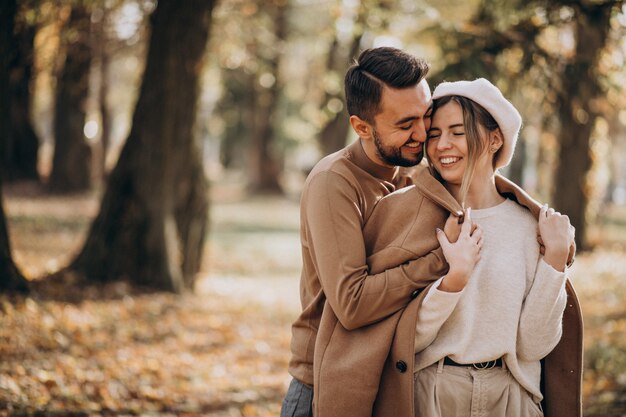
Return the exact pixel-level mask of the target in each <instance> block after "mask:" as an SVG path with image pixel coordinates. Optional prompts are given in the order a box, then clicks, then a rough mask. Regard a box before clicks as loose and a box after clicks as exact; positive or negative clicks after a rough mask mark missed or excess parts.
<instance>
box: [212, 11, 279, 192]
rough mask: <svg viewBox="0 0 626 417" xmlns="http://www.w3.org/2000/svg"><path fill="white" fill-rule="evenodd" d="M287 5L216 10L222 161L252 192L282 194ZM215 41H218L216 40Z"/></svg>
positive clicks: (218, 106) (214, 46) (216, 50)
mask: <svg viewBox="0 0 626 417" xmlns="http://www.w3.org/2000/svg"><path fill="white" fill-rule="evenodd" d="M289 9H290V5H289V0H272V1H269V2H262V1H259V0H228V1H224V2H222V4H221V7H220V8H219V9H218V10H217V11H216V21H217V22H216V23H217V24H218V25H219V27H220V32H221V33H222V36H220V38H219V42H215V43H214V45H212V49H213V50H215V54H216V55H217V57H218V59H219V65H220V69H221V77H222V87H223V88H222V94H221V97H220V100H219V104H218V105H217V109H216V110H217V111H216V113H217V114H218V116H219V117H220V118H221V119H222V120H223V126H224V127H223V129H222V131H221V132H219V133H218V134H219V135H220V136H221V140H220V160H221V162H222V163H223V164H224V167H227V168H235V169H240V170H241V171H242V172H244V173H245V174H246V177H247V185H248V189H249V191H250V192H252V193H282V192H283V190H282V186H281V177H282V174H283V165H284V162H283V161H284V152H283V149H282V145H283V143H282V142H283V140H284V138H283V135H282V131H281V128H282V122H283V121H284V120H283V119H282V116H283V115H282V114H281V110H282V108H281V103H282V101H283V89H284V83H285V81H284V80H283V77H284V73H283V62H284V58H285V56H284V54H285V52H286V48H287V44H288V42H287V35H288V33H289V30H290V28H289V18H290V16H289ZM216 41H217V40H216Z"/></svg>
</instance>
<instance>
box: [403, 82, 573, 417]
mask: <svg viewBox="0 0 626 417" xmlns="http://www.w3.org/2000/svg"><path fill="white" fill-rule="evenodd" d="M433 98H434V105H433V109H434V111H433V118H432V124H431V128H430V130H429V133H428V139H427V140H428V142H427V147H426V152H427V155H428V160H429V163H430V165H431V167H432V169H433V170H434V173H435V175H436V176H438V177H439V178H440V179H441V181H442V183H443V184H444V186H445V187H446V189H447V190H448V191H449V192H450V193H451V194H452V195H453V196H454V197H455V199H456V200H457V201H459V202H462V204H464V205H465V206H467V207H471V208H472V219H473V221H475V222H476V223H477V224H478V225H480V227H481V230H482V233H483V240H484V245H483V248H482V253H481V255H482V256H481V260H480V261H479V262H478V264H476V266H475V268H474V269H473V271H472V273H471V275H470V276H469V278H468V277H467V275H464V276H460V277H456V276H450V275H448V276H445V277H443V278H441V279H440V280H439V281H438V282H436V283H435V284H434V285H433V288H432V289H431V291H430V292H429V294H428V296H427V297H426V298H425V300H424V302H423V304H422V307H421V309H420V311H419V313H418V318H417V329H418V331H419V332H418V336H417V338H416V346H415V350H416V358H415V367H414V370H415V371H416V374H415V413H416V416H424V417H434V416H453V415H458V416H470V415H472V416H473V415H483V414H484V415H490V416H503V417H504V416H542V415H543V412H542V409H541V406H540V401H541V400H542V398H543V395H542V393H541V383H540V379H541V363H540V361H541V360H542V359H543V358H544V357H546V356H547V355H548V354H549V353H550V352H551V351H552V349H553V348H554V347H555V346H556V344H557V343H558V342H559V339H560V337H561V334H562V329H561V320H562V316H563V311H564V309H565V305H566V302H567V294H566V291H565V280H566V274H565V269H566V263H567V257H568V249H569V246H570V244H571V242H572V240H573V232H572V230H571V228H570V225H569V219H568V218H567V216H563V215H561V214H560V213H557V212H555V211H554V210H553V209H548V208H547V206H543V207H542V209H541V212H540V214H539V218H538V219H536V218H534V217H533V215H532V213H531V212H530V211H528V210H527V209H526V208H524V207H522V206H520V205H519V204H517V203H516V202H514V201H512V200H509V199H507V198H505V197H504V196H502V195H501V194H500V193H498V190H497V189H496V185H495V174H496V170H497V169H498V168H500V167H501V166H502V165H504V164H506V163H508V161H509V160H510V157H511V155H512V153H513V149H514V147H515V139H516V137H517V132H518V130H519V126H520V125H521V118H520V116H519V114H518V113H517V110H516V109H515V108H514V107H513V106H512V105H511V104H510V103H509V102H508V101H506V100H505V99H504V98H503V97H502V95H501V93H500V91H499V90H498V89H497V88H496V87H495V86H493V85H492V84H491V83H489V82H488V81H487V80H485V79H478V80H475V81H471V82H468V81H459V82H454V83H443V84H441V85H439V86H438V87H437V89H436V90H435V92H434V94H433ZM496 119H497V120H496ZM537 231H538V233H539V235H540V236H541V239H542V240H543V245H544V246H545V254H544V255H543V256H541V255H540V247H539V243H538V241H537ZM438 233H439V240H440V242H441V245H442V249H443V251H444V254H445V255H446V259H448V262H450V263H452V262H454V260H453V259H450V257H449V256H448V252H449V248H450V244H449V242H448V241H447V239H446V238H445V237H444V236H442V235H441V232H438ZM450 255H451V256H453V254H452V253H451V254H450Z"/></svg>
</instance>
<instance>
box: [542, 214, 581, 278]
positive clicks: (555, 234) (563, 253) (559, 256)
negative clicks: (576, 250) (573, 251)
mask: <svg viewBox="0 0 626 417" xmlns="http://www.w3.org/2000/svg"><path fill="white" fill-rule="evenodd" d="M537 229H538V232H539V242H540V243H541V244H543V246H544V247H545V253H544V257H543V259H544V260H545V261H546V263H548V264H549V265H551V266H552V267H553V268H554V269H556V270H557V271H561V272H563V271H565V265H566V263H567V256H568V253H569V247H570V245H571V244H572V242H573V241H574V231H573V230H574V228H573V227H571V225H570V222H569V217H567V216H566V215H564V214H561V213H559V212H557V211H555V210H554V209H553V208H549V207H548V205H547V204H544V205H543V207H541V211H540V212H539V222H538V223H537Z"/></svg>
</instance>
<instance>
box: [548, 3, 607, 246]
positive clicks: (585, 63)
mask: <svg viewBox="0 0 626 417" xmlns="http://www.w3.org/2000/svg"><path fill="white" fill-rule="evenodd" d="M614 4H615V3H612V2H609V3H605V4H597V5H589V6H583V5H578V6H575V8H576V13H577V19H576V39H577V44H576V55H575V57H574V58H573V61H572V62H570V63H569V64H568V65H567V66H566V68H565V71H564V72H563V74H562V83H563V84H562V90H561V93H560V97H559V101H560V106H559V119H560V121H561V130H560V132H559V143H560V151H559V158H558V160H559V166H558V169H557V175H556V178H555V187H554V193H555V194H554V199H553V200H554V206H555V208H556V209H557V210H559V211H561V212H563V213H566V214H567V215H568V216H569V218H570V221H571V223H572V225H573V226H574V227H575V228H576V245H577V247H578V248H579V250H582V249H585V248H586V246H585V244H586V242H585V237H586V232H587V230H586V221H585V211H586V209H587V203H588V200H589V193H588V185H587V183H586V177H587V173H588V172H589V169H590V168H591V162H592V161H591V155H590V152H589V145H590V138H591V134H592V132H593V127H594V124H595V120H596V117H597V109H596V108H594V105H593V103H594V100H595V99H597V98H598V97H599V96H600V95H601V94H602V90H601V87H600V85H599V82H598V81H599V80H598V74H597V71H596V68H597V65H598V59H599V54H600V52H601V51H602V49H603V48H604V46H605V44H606V40H607V36H608V31H609V28H610V27H609V25H610V18H611V11H612V8H613V6H614Z"/></svg>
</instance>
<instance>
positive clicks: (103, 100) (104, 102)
mask: <svg viewBox="0 0 626 417" xmlns="http://www.w3.org/2000/svg"><path fill="white" fill-rule="evenodd" d="M109 7H110V6H109V3H108V2H104V3H103V4H99V5H97V6H96V8H95V9H94V13H93V14H92V22H93V28H92V49H93V56H94V61H95V63H94V64H95V66H96V67H97V68H98V71H99V81H100V85H99V89H98V110H99V112H100V160H99V162H100V172H101V173H102V176H103V177H104V176H106V172H107V166H106V161H107V153H108V151H109V147H110V143H111V129H112V117H111V116H112V114H111V111H110V110H109V105H108V96H109V90H110V85H109V71H110V66H111V58H112V57H111V55H112V53H111V51H110V49H111V46H110V44H111V42H110V39H109V34H108V30H107V29H108V26H109V14H110V11H109Z"/></svg>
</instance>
